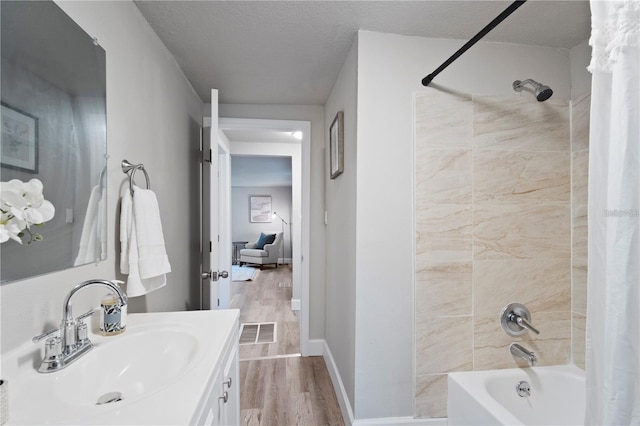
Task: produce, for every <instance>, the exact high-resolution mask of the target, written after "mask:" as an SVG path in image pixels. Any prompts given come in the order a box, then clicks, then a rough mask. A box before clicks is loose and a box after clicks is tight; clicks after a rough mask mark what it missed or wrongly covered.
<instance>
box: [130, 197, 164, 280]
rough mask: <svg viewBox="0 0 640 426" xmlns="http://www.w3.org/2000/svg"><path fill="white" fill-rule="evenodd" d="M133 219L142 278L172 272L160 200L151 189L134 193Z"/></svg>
mask: <svg viewBox="0 0 640 426" xmlns="http://www.w3.org/2000/svg"><path fill="white" fill-rule="evenodd" d="M133 219H134V222H135V226H136V237H137V240H138V256H139V257H138V266H139V268H140V277H142V278H152V277H155V276H158V275H163V274H166V273H168V272H171V265H170V264H169V257H168V256H167V250H166V249H165V246H164V234H163V233H162V223H161V221H160V208H159V207H158V200H157V198H156V194H155V193H154V192H153V191H151V190H150V189H142V188H137V189H136V190H135V191H134V192H133Z"/></svg>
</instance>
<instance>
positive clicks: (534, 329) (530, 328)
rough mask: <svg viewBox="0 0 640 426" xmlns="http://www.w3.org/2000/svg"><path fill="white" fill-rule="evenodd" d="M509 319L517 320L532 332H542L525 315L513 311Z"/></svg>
mask: <svg viewBox="0 0 640 426" xmlns="http://www.w3.org/2000/svg"><path fill="white" fill-rule="evenodd" d="M514 318H515V319H514ZM509 321H515V322H516V323H517V324H518V325H519V326H520V327H522V328H526V329H527V330H529V331H530V332H532V333H535V334H540V332H539V331H538V330H537V329H536V328H535V327H534V326H532V325H531V323H530V322H529V321H527V320H526V319H525V318H524V317H521V316H520V315H517V314H515V313H513V312H512V313H511V314H509Z"/></svg>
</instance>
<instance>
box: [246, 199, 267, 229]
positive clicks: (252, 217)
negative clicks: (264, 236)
mask: <svg viewBox="0 0 640 426" xmlns="http://www.w3.org/2000/svg"><path fill="white" fill-rule="evenodd" d="M249 221H250V222H251V223H265V222H269V223H270V222H271V195H250V196H249Z"/></svg>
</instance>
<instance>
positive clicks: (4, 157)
mask: <svg viewBox="0 0 640 426" xmlns="http://www.w3.org/2000/svg"><path fill="white" fill-rule="evenodd" d="M1 104H2V112H1V114H0V115H1V117H2V129H1V136H0V137H1V138H2V139H0V164H1V165H2V167H8V168H10V169H16V170H22V171H25V172H29V173H38V118H37V117H34V116H33V115H31V114H29V113H27V112H24V111H20V110H19V109H17V108H14V107H12V106H9V105H8V104H6V103H4V102H2V103H1Z"/></svg>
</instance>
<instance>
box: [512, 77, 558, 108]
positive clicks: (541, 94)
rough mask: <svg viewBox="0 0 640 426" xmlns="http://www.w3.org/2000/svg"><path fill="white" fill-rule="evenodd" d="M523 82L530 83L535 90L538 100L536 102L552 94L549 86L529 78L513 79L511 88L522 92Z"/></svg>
mask: <svg viewBox="0 0 640 426" xmlns="http://www.w3.org/2000/svg"><path fill="white" fill-rule="evenodd" d="M525 84H530V85H531V86H533V90H535V93H536V99H537V100H538V102H544V101H546V100H547V99H549V98H550V97H551V95H553V90H551V87H549V86H545V85H544V84H541V83H538V82H537V81H535V80H531V79H528V80H525V81H520V80H516V81H514V82H513V90H515V91H516V92H522V89H523V88H524V85H525Z"/></svg>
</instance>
